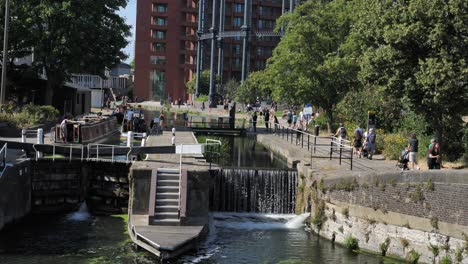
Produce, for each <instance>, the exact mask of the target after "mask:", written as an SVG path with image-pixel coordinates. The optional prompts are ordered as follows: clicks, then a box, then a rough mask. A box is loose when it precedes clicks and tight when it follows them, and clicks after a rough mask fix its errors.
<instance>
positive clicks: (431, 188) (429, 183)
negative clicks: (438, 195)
mask: <svg viewBox="0 0 468 264" xmlns="http://www.w3.org/2000/svg"><path fill="white" fill-rule="evenodd" d="M426 190H428V191H434V183H433V182H432V179H429V180H427V182H426Z"/></svg>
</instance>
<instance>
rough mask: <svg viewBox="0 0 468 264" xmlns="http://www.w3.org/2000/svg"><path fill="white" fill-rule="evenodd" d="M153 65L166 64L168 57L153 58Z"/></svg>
mask: <svg viewBox="0 0 468 264" xmlns="http://www.w3.org/2000/svg"><path fill="white" fill-rule="evenodd" d="M151 64H158V65H164V64H166V56H151Z"/></svg>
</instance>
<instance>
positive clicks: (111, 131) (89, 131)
mask: <svg viewBox="0 0 468 264" xmlns="http://www.w3.org/2000/svg"><path fill="white" fill-rule="evenodd" d="M63 129H64V130H65V129H66V131H65V135H64V133H63V132H64V130H62V128H61V125H60V124H57V125H56V126H55V142H56V143H76V144H89V143H102V142H104V141H108V140H111V139H113V138H115V139H118V137H119V134H120V130H119V124H118V122H117V118H116V117H115V116H101V115H87V116H83V117H81V118H79V119H78V120H70V121H67V122H65V123H64V127H63Z"/></svg>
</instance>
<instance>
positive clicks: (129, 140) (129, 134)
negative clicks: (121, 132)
mask: <svg viewBox="0 0 468 264" xmlns="http://www.w3.org/2000/svg"><path fill="white" fill-rule="evenodd" d="M132 143H133V131H128V132H127V147H128V148H130V147H132Z"/></svg>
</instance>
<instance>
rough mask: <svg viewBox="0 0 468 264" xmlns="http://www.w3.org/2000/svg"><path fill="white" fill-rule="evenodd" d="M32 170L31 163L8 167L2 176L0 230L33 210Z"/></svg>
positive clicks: (0, 181) (0, 187)
mask: <svg viewBox="0 0 468 264" xmlns="http://www.w3.org/2000/svg"><path fill="white" fill-rule="evenodd" d="M30 190H31V168H30V163H29V161H23V162H20V163H17V164H15V165H14V166H8V167H7V168H6V169H5V171H4V172H3V174H2V175H0V229H2V228H3V226H4V225H5V224H8V223H11V222H12V221H15V220H17V219H19V218H21V217H23V216H25V215H27V214H28V213H29V211H30V210H31V192H30Z"/></svg>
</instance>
